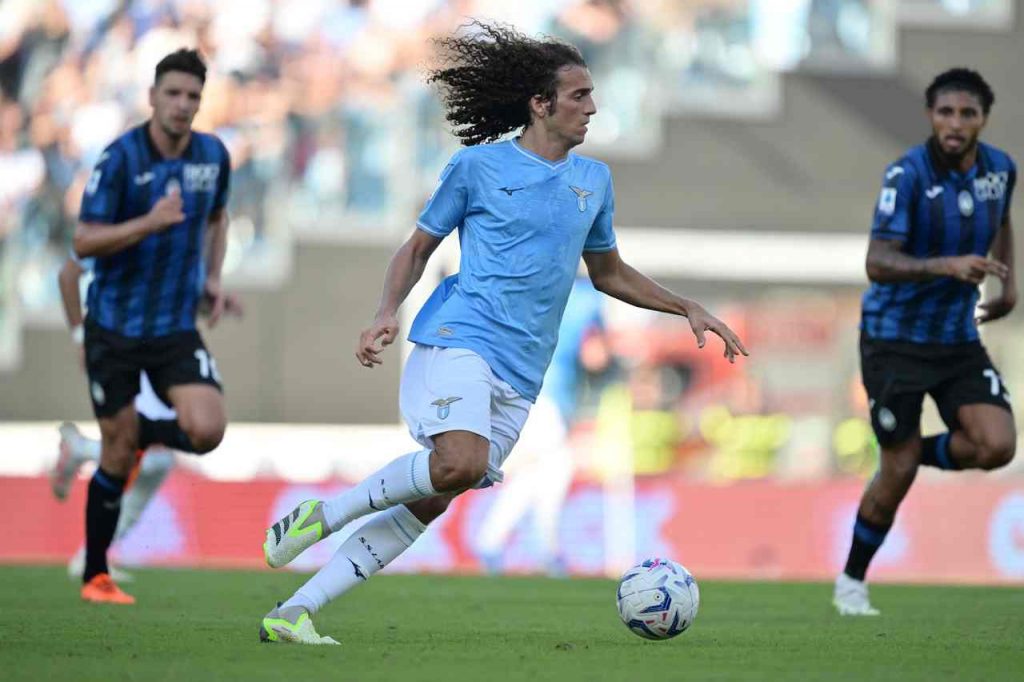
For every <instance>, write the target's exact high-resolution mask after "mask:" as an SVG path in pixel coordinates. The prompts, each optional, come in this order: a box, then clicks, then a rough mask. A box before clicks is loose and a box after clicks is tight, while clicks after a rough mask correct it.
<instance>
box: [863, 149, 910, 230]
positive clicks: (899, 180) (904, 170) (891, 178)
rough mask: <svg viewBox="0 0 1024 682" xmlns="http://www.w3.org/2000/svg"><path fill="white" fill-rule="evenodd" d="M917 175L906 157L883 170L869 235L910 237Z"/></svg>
mask: <svg viewBox="0 0 1024 682" xmlns="http://www.w3.org/2000/svg"><path fill="white" fill-rule="evenodd" d="M915 186H916V175H915V173H914V171H913V168H912V167H911V165H910V163H909V162H907V161H906V160H904V161H901V162H899V163H894V164H893V165H891V166H889V167H888V168H886V169H885V175H884V177H883V178H882V191H881V192H880V193H879V195H878V203H877V204H876V205H875V218H874V221H873V222H872V224H871V238H872V239H885V240H892V241H900V242H905V241H907V239H908V238H909V236H910V225H911V212H912V211H913V205H914V195H915V190H916V187H915Z"/></svg>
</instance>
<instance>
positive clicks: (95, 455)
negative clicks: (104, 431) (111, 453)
mask: <svg viewBox="0 0 1024 682" xmlns="http://www.w3.org/2000/svg"><path fill="white" fill-rule="evenodd" d="M102 446H103V444H102V443H101V442H100V441H99V440H97V439H94V438H86V437H85V436H82V437H81V438H76V439H74V442H73V443H72V444H71V449H72V452H74V454H75V456H76V457H79V458H80V459H83V460H85V461H87V462H97V463H98V462H99V461H100V448H101V447H102Z"/></svg>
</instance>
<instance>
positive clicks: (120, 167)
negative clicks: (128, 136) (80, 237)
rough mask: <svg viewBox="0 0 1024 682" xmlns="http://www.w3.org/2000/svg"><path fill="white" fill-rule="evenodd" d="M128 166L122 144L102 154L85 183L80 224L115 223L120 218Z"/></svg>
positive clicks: (79, 216)
mask: <svg viewBox="0 0 1024 682" xmlns="http://www.w3.org/2000/svg"><path fill="white" fill-rule="evenodd" d="M126 165H127V163H126V160H125V156H124V152H123V151H121V148H120V146H119V145H116V144H114V145H111V146H109V147H107V148H106V149H105V150H104V151H103V154H101V155H100V158H99V161H97V162H96V166H95V167H94V168H93V170H92V174H91V175H90V176H89V180H88V181H87V182H86V183H85V191H84V192H83V193H82V208H81V210H80V211H79V213H78V219H79V221H81V222H83V223H113V222H114V221H115V220H116V219H117V214H118V209H119V208H120V207H121V195H122V193H123V192H124V175H125V172H126V168H125V167H126Z"/></svg>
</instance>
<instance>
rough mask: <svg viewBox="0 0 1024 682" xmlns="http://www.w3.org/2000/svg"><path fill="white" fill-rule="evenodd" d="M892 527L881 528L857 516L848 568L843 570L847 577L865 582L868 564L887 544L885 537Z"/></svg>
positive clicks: (847, 562)
mask: <svg viewBox="0 0 1024 682" xmlns="http://www.w3.org/2000/svg"><path fill="white" fill-rule="evenodd" d="M891 527H892V526H891V525H889V526H879V525H878V524H877V523H872V522H870V521H868V520H867V519H865V518H864V517H863V516H861V515H860V514H859V513H858V514H857V521H856V522H855V523H854V524H853V542H852V543H851V544H850V556H849V557H847V559H846V568H845V569H843V570H844V572H845V573H846V575H848V576H850V577H851V578H854V579H855V580H864V575H865V574H866V573H867V572H868V564H870V563H871V559H872V557H874V556H875V552H877V551H878V548H879V547H881V546H882V543H883V542H885V535H886V533H888V532H889V528H891Z"/></svg>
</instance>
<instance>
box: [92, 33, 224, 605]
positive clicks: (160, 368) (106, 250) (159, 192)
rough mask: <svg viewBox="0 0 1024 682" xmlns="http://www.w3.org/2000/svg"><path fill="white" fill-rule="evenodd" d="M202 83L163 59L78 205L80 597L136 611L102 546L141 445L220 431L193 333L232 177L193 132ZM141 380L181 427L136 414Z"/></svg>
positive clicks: (196, 62)
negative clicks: (85, 408)
mask: <svg viewBox="0 0 1024 682" xmlns="http://www.w3.org/2000/svg"><path fill="white" fill-rule="evenodd" d="M205 80H206V65H205V64H204V63H203V61H202V59H201V58H200V57H199V54H198V52H196V51H195V50H186V49H181V50H178V51H177V52H173V53H171V54H169V55H167V56H166V57H164V58H163V59H162V60H160V62H159V63H158V64H157V66H156V73H155V78H154V82H153V86H152V87H151V88H150V91H149V103H150V106H151V107H152V118H151V119H150V120H149V121H147V122H146V123H144V124H142V125H140V126H137V127H135V128H132V129H131V130H129V131H128V132H127V133H125V134H124V135H122V136H121V137H119V138H118V139H117V140H115V141H114V142H113V143H112V144H111V145H109V146H108V147H107V149H106V150H105V151H104V152H103V154H102V155H101V156H100V159H99V161H98V162H97V164H96V167H95V169H94V170H93V173H92V176H91V177H90V178H89V181H88V183H87V184H86V187H85V192H84V195H83V198H82V207H81V212H80V217H79V223H78V226H77V227H76V229H75V237H74V245H75V252H76V254H77V255H78V256H79V257H80V258H86V257H95V259H96V260H95V265H94V278H93V281H92V283H91V284H90V286H89V295H88V315H87V317H86V320H85V327H84V329H85V365H86V371H87V372H88V374H89V385H90V395H91V397H92V404H93V411H94V413H95V414H96V417H97V419H98V421H99V425H100V433H101V436H102V451H101V455H100V464H99V466H98V467H97V468H96V472H95V474H94V475H93V478H92V480H91V481H90V483H89V496H88V501H87V504H86V554H85V569H84V572H83V575H82V581H83V587H82V598H83V599H85V600H86V601H98V602H110V603H118V604H131V603H134V598H132V597H131V596H129V595H127V594H125V593H124V592H122V591H121V590H120V588H118V587H117V585H116V584H115V583H114V582H113V580H111V578H110V576H109V571H108V567H107V550H108V548H109V547H110V542H111V540H112V538H113V536H114V531H115V529H116V527H117V523H118V516H119V513H120V500H121V496H122V494H123V491H124V487H125V483H126V481H127V478H128V476H129V474H130V472H131V470H132V467H133V466H134V465H135V461H136V452H137V450H139V449H145V448H146V447H148V446H149V444H151V443H155V442H160V443H163V444H165V445H169V446H171V447H174V448H175V449H178V450H184V451H189V452H196V453H205V452H209V451H210V450H212V449H213V448H215V447H216V446H217V445H218V444H219V443H220V441H221V439H222V438H223V436H224V429H225V426H226V421H227V417H226V414H225V409H224V399H223V395H222V393H221V385H220V376H219V373H218V372H217V367H216V363H215V362H214V360H213V358H212V357H211V356H210V354H209V352H208V351H207V349H206V346H205V344H204V343H203V340H202V337H201V336H200V335H199V332H198V331H197V329H196V315H197V313H198V311H199V308H200V303H201V299H202V298H203V297H206V298H207V299H208V300H209V301H210V308H211V312H210V324H211V325H213V324H216V322H217V320H218V319H219V317H220V315H221V314H222V313H223V311H224V306H225V295H224V292H223V290H222V289H221V281H220V277H221V268H222V265H223V260H224V254H225V251H226V245H227V225H228V217H227V211H226V209H225V205H226V203H227V199H228V187H229V180H230V174H231V166H230V158H229V156H228V152H227V149H226V148H225V147H224V144H223V143H222V142H221V141H220V140H219V139H218V138H217V137H216V136H214V135H210V134H206V133H200V132H197V131H193V130H192V120H193V118H195V115H196V113H197V112H198V110H199V103H200V100H201V98H202V91H203V85H204V83H205ZM142 371H145V372H146V373H147V375H148V376H149V379H150V382H151V383H152V385H153V388H154V390H155V392H156V395H157V396H158V397H159V398H160V399H161V400H162V401H164V402H166V403H168V404H169V405H171V406H172V407H173V408H174V410H175V412H176V414H177V417H178V418H177V420H176V421H173V422H167V421H151V420H148V419H146V418H144V417H142V418H140V416H139V415H138V414H137V413H136V411H135V406H134V399H135V396H136V395H137V394H138V393H139V381H140V380H139V377H140V373H141V372H142Z"/></svg>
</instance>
